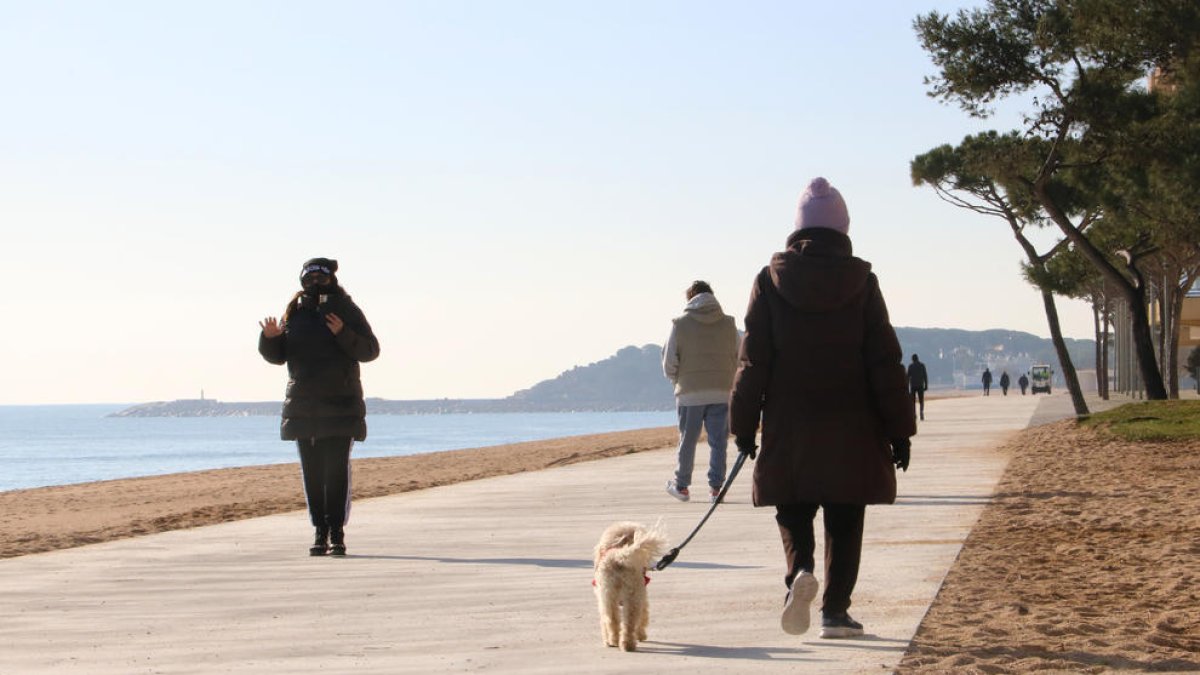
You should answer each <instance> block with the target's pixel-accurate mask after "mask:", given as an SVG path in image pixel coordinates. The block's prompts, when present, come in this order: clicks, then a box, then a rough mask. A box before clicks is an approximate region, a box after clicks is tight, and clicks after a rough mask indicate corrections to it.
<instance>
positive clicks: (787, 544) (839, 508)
mask: <svg viewBox="0 0 1200 675" xmlns="http://www.w3.org/2000/svg"><path fill="white" fill-rule="evenodd" d="M818 506H819V507H820V509H821V511H822V512H823V513H824V516H825V518H824V521H825V579H824V584H823V585H824V587H825V593H824V594H823V595H822V596H821V611H822V612H825V613H828V614H839V613H841V612H844V611H846V610H847V609H849V608H850V594H851V593H853V592H854V585H855V584H856V583H858V565H859V561H860V560H861V559H862V538H863V520H864V517H865V515H866V510H867V507H866V506H863V505H862V504H820V505H818V504H787V505H784V506H776V507H775V522H776V523H778V524H779V535H780V536H781V537H782V538H783V552H784V555H785V556H787V565H788V573H787V576H786V577H784V583H786V584H787V586H788V588H791V587H792V580H793V579H795V578H796V575H797V574H800V572H801V571H806V572H812V571H813V565H814V561H813V551H814V550H815V549H816V537H815V536H814V535H813V518H815V517H816V515H817V508H818Z"/></svg>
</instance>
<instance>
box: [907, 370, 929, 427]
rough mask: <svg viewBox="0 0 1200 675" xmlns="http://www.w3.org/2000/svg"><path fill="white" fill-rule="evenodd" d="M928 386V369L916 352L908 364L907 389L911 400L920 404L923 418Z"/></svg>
mask: <svg viewBox="0 0 1200 675" xmlns="http://www.w3.org/2000/svg"><path fill="white" fill-rule="evenodd" d="M928 388H929V371H927V370H925V364H924V363H921V359H919V358H917V355H916V354H913V355H912V363H910V364H909V365H908V391H909V392H910V393H912V397H913V402H914V403H918V404H919V405H920V411H921V413H920V414H921V419H925V390H926V389H928Z"/></svg>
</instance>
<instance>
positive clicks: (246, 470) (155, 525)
mask: <svg viewBox="0 0 1200 675" xmlns="http://www.w3.org/2000/svg"><path fill="white" fill-rule="evenodd" d="M677 434H678V432H677V431H676V429H675V428H674V427H661V428H655V429H640V430H633V431H618V432H613V433H607V434H590V435H584V436H571V437H566V438H556V439H550V440H544V441H530V442H527V443H513V444H509V445H497V446H491V447H486V448H475V449H468V450H449V451H446V452H435V453H429V454H422V455H410V456H406V457H372V458H367V459H355V460H353V461H352V463H351V465H352V468H351V471H352V476H353V478H352V481H353V495H354V499H367V498H370V497H382V496H385V495H391V494H397V493H401V492H409V491H412V490H423V489H425V488H431V487H436V486H439V485H450V484H452V483H460V482H463V481H469V480H476V479H479V478H488V477H491V476H502V475H505V474H513V473H521V472H524V471H537V470H538V469H546V468H550V467H555V466H563V465H566V464H574V463H576V462H585V461H589V460H595V459H602V458H605V457H616V456H619V455H625V454H629V453H634V452H641V451H644V450H655V449H658V448H663V447H666V446H669V445H673V444H674V443H675V442H676V438H677ZM303 508H305V506H304V493H303V488H302V486H301V483H300V465H299V463H296V462H293V463H290V464H271V465H265V466H251V467H241V468H235V469H215V470H211V471H195V472H190V473H179V474H170V475H166V476H149V477H145V478H128V479H124V480H111V481H97V482H93V483H80V484H76V485H62V486H55V487H44V488H34V489H29V490H11V491H8V492H0V528H3V531H4V532H6V533H7V535H6V536H5V537H4V538H3V539H2V540H0V558H11V557H13V556H19V555H25V554H29V553H40V552H42V551H53V550H56V549H63V548H70V547H73V546H82V545H84V544H94V543H98V542H102V541H111V540H113V539H122V538H125V537H133V536H137V535H142V534H150V533H153V532H166V531H168V530H180V529H184V528H189V527H199V526H202V525H213V524H215V523H222V522H226V521H230V520H240V519H242V518H255V517H258V516H265V515H270V514H273V513H285V512H288V511H295V510H297V509H303Z"/></svg>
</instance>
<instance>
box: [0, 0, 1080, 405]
mask: <svg viewBox="0 0 1200 675" xmlns="http://www.w3.org/2000/svg"><path fill="white" fill-rule="evenodd" d="M976 4H978V3H976ZM963 6H972V3H961V2H960V3H955V2H911V1H908V0H896V1H889V2H877V3H871V4H869V5H864V4H863V3H800V2H785V1H780V2H765V1H754V0H749V1H742V2H736V3H734V2H695V1H692V2H682V1H681V2H673V1H672V2H666V1H657V0H637V1H624V0H612V1H606V2H599V3H598V2H583V1H572V0H520V1H518V0H509V1H499V0H497V1H484V0H478V1H465V0H430V1H427V2H405V1H402V0H397V1H394V2H343V3H323V2H322V3H318V2H295V1H290V0H289V1H287V2H283V1H280V2H259V1H237V2H227V1H222V0H205V1H204V2H171V3H163V2H151V1H147V2H123V1H120V0H115V1H114V2H105V3H95V2H56V1H53V0H49V1H46V2H37V3H30V2H23V1H9V0H0V85H2V87H3V105H0V232H2V242H3V246H2V249H3V251H4V254H3V260H4V265H5V268H6V272H7V274H6V278H7V283H6V284H5V286H6V288H5V292H4V293H2V296H3V297H4V301H3V305H0V307H2V309H3V315H4V317H5V319H6V321H5V323H6V324H7V325H6V326H5V330H3V331H2V333H0V335H2V337H0V349H2V350H3V353H4V354H5V355H6V360H5V363H4V365H3V373H4V374H3V376H2V378H3V384H4V386H2V387H0V404H44V403H83V402H96V403H99V402H107V403H135V402H144V401H155V400H171V399H176V398H195V397H198V396H199V395H200V392H201V390H203V392H204V394H205V396H207V397H209V398H216V399H220V400H225V401H248V400H278V399H279V398H281V397H282V394H283V386H284V383H285V380H286V373H285V371H284V369H283V368H281V367H278V366H272V365H269V364H267V363H266V362H265V361H263V360H262V359H261V357H259V355H258V353H257V350H256V344H257V338H258V333H259V327H258V322H259V320H261V319H262V318H264V317H267V316H278V315H279V314H281V313H282V311H283V308H284V306H285V304H286V303H287V301H288V299H289V298H290V297H291V295H292V294H293V293H294V292H295V291H296V290H297V289H298V285H299V282H298V274H299V271H300V266H301V263H302V262H303V261H304V260H306V259H308V258H310V257H315V256H325V257H332V258H336V259H337V260H338V261H339V263H340V271H339V273H338V277H339V279H340V280H341V283H342V285H343V286H344V287H345V288H346V289H347V290H348V291H349V292H350V293H351V295H352V296H353V298H354V300H355V301H356V302H357V303H358V304H359V306H360V307H362V309H363V311H364V312H365V314H366V316H367V318H368V320H369V321H370V323H371V325H372V327H373V328H374V331H375V333H376V335H377V336H378V338H379V340H380V343H381V346H382V354H381V356H380V358H379V359H378V360H377V361H375V362H372V363H369V364H365V365H364V366H363V383H364V387H365V389H366V392H367V395H368V396H378V397H383V398H395V399H413V398H442V397H450V398H468V397H502V396H507V395H509V394H511V393H513V392H514V391H517V390H520V389H524V388H527V387H529V386H532V385H533V384H535V383H537V382H539V381H541V380H543V379H547V378H551V377H554V376H555V375H557V374H558V373H560V372H562V371H564V370H568V369H570V368H571V367H573V366H576V365H586V364H588V363H592V362H595V361H599V360H601V359H604V358H606V357H608V356H610V355H612V354H613V353H614V352H616V351H617V350H618V349H620V348H621V347H624V346H626V345H644V344H649V343H654V344H661V343H662V342H663V341H664V340H665V338H666V335H667V333H668V331H669V327H670V319H671V317H673V316H676V315H678V314H679V313H680V312H681V311H682V308H683V305H684V297H683V292H684V289H685V288H686V287H687V286H688V284H689V283H690V282H691V281H692V280H694V279H704V280H707V281H708V282H709V283H710V284H712V286H713V288H714V291H715V293H716V295H717V298H718V299H719V300H720V301H721V303H722V305H723V306H724V308H725V310H726V311H727V312H728V313H729V314H732V315H733V316H735V317H736V318H737V322H738V326H739V327H741V326H742V325H743V324H742V316H743V314H744V311H745V307H746V301H747V299H748V297H749V292H750V285H751V282H752V280H753V278H754V276H755V275H756V274H757V272H758V271H759V270H760V269H761V268H762V266H763V265H765V264H766V263H767V261H768V260H769V258H770V255H771V253H772V252H774V251H777V250H780V249H782V248H783V245H784V240H785V239H786V237H787V235H788V234H789V233H790V232H791V231H792V229H793V226H794V218H795V210H796V203H797V199H798V197H799V194H800V192H801V191H802V190H803V188H804V186H805V185H806V184H807V183H808V181H809V180H811V179H812V178H814V177H816V176H824V177H826V178H828V179H829V181H830V182H831V183H832V184H833V185H834V186H835V187H837V188H838V189H839V191H841V193H842V195H843V196H844V198H845V200H846V202H847V205H848V208H849V212H850V218H851V226H850V235H851V238H852V239H853V242H854V247H855V254H856V255H858V256H860V257H862V258H864V259H866V260H868V261H869V262H871V263H872V265H873V269H874V271H875V272H876V273H877V274H878V276H879V279H880V284H881V287H882V289H883V292H884V296H885V298H886V301H887V303H888V307H889V310H890V313H891V319H892V323H893V324H894V325H896V326H914V327H942V328H962V329H968V330H983V329H991V328H1004V329H1012V330H1021V331H1026V332H1030V333H1034V334H1036V335H1041V336H1046V335H1048V334H1049V333H1048V330H1047V328H1046V319H1045V315H1044V313H1043V309H1042V304H1041V300H1040V296H1039V295H1038V293H1037V292H1035V291H1034V290H1033V289H1032V288H1030V287H1029V286H1028V285H1027V284H1026V283H1025V282H1024V281H1023V279H1022V278H1021V275H1020V261H1021V260H1022V253H1021V250H1020V249H1019V248H1018V246H1017V244H1016V242H1015V241H1014V239H1013V237H1012V234H1011V233H1010V232H1009V230H1008V227H1007V225H1006V224H1004V223H1003V222H1001V221H999V220H994V219H989V218H987V217H984V216H980V215H977V214H974V213H970V212H966V211H963V210H961V209H956V208H954V207H952V206H950V205H948V204H945V203H943V202H942V201H940V200H939V199H938V198H937V196H936V195H935V194H934V193H933V192H932V191H931V190H930V189H928V188H917V187H914V186H913V185H912V183H911V180H910V178H909V170H908V166H909V162H910V160H911V159H912V158H913V157H914V156H916V155H918V154H920V153H922V152H925V151H927V150H929V149H932V148H933V147H936V146H938V145H940V144H943V143H957V142H959V141H960V140H961V139H962V138H963V137H964V136H965V135H967V134H970V133H975V132H978V131H981V130H984V129H991V128H996V129H1005V130H1006V129H1011V128H1015V127H1017V126H1018V121H1019V118H1018V117H1017V114H1018V111H1017V110H1016V109H1012V110H1005V111H1001V112H1000V113H998V114H997V116H995V117H994V118H992V119H988V120H978V119H972V118H970V117H968V116H967V115H966V114H965V113H963V112H962V111H960V110H958V109H957V108H955V107H953V106H947V105H945V104H942V103H940V102H938V101H936V100H934V99H932V98H929V97H928V96H927V95H926V90H927V87H926V86H925V85H924V84H923V82H922V80H923V78H924V77H925V76H928V75H931V74H933V67H932V65H931V64H930V62H929V59H928V58H927V56H926V55H925V53H924V52H923V51H922V50H921V48H920V46H919V44H918V42H917V39H916V37H915V33H914V32H913V29H912V21H913V19H914V18H915V17H916V16H917V15H919V14H922V13H925V12H928V11H932V10H937V11H941V12H946V11H954V10H955V9H957V8H958V7H963ZM1045 241H1046V242H1049V241H1050V239H1049V238H1046V239H1045ZM1060 312H1061V314H1062V318H1063V327H1064V332H1065V334H1066V335H1067V336H1068V337H1077V338H1089V337H1091V311H1090V308H1089V307H1088V306H1087V305H1086V304H1084V303H1082V302H1078V301H1065V300H1064V301H1061V302H1060Z"/></svg>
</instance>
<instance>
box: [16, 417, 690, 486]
mask: <svg viewBox="0 0 1200 675" xmlns="http://www.w3.org/2000/svg"><path fill="white" fill-rule="evenodd" d="M127 407H128V406H127V405H44V406H42V405H35V406H0V467H3V470H2V471H0V491H7V490H20V489H25V488H34V487H44V486H49V485H67V484H71V483H86V482H90V481H97V480H109V479H115V478H131V477H135V476H155V475H161V474H168V473H179V472H184V471H199V470H203V469H220V468H226V467H236V466H251V465H257V464H283V463H287V462H295V461H297V459H298V458H297V454H296V446H295V443H293V442H290V441H281V440H279V418H278V417H276V416H266V415H260V416H251V417H109V414H110V413H114V412H117V411H119V410H123V409H125V408H127ZM675 424H677V419H676V416H675V412H674V411H662V412H557V413H484V414H446V415H368V416H367V430H368V431H367V440H366V441H365V442H362V443H355V444H354V450H353V453H352V455H351V456H352V457H395V456H401V455H417V454H422V453H429V452H438V451H441V450H457V449H461V448H477V447H484V446H489V445H503V444H505V443H518V442H522V441H536V440H544V439H548V438H559V437H563V436H577V435H580V434H595V433H604V432H609V431H626V430H630V429H645V428H650V427H663V426H673V425H675Z"/></svg>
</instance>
